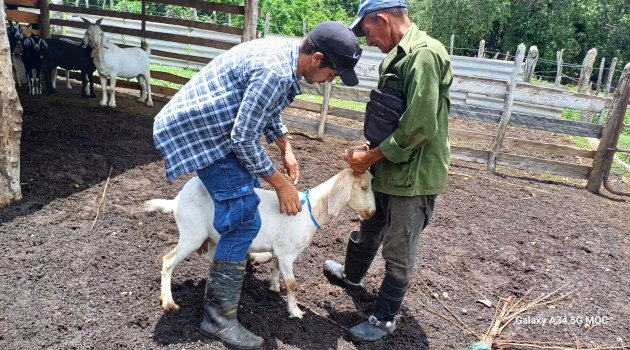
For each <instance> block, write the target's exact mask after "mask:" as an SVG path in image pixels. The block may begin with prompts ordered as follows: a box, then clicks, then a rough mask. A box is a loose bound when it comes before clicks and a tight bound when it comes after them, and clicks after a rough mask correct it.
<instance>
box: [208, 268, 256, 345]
mask: <svg viewBox="0 0 630 350" xmlns="http://www.w3.org/2000/svg"><path fill="white" fill-rule="evenodd" d="M244 275H245V262H244V261H243V262H226V261H218V260H215V261H214V265H213V266H212V269H211V270H210V274H209V275H208V281H207V282H206V296H205V299H204V302H203V309H204V315H203V321H202V322H201V326H200V328H201V331H202V332H203V333H205V334H207V335H212V336H215V337H217V338H219V339H220V340H221V341H223V342H224V343H225V344H228V345H230V346H232V347H235V348H238V349H259V348H261V347H262V346H263V343H264V340H263V338H261V337H259V336H257V335H256V334H254V333H252V332H250V331H249V330H247V328H245V327H243V325H241V324H240V323H239V322H238V319H237V317H236V313H237V310H238V303H239V300H240V297H241V288H242V286H243V276H244Z"/></svg>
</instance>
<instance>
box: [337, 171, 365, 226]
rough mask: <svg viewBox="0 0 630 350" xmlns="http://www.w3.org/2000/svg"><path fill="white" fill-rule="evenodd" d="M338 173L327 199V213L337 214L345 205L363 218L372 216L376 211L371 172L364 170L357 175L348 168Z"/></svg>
mask: <svg viewBox="0 0 630 350" xmlns="http://www.w3.org/2000/svg"><path fill="white" fill-rule="evenodd" d="M338 175H339V177H338V178H337V180H336V181H335V183H334V184H333V188H332V191H331V195H330V198H329V199H328V214H330V215H331V216H337V215H339V213H340V212H341V209H343V207H344V206H346V205H347V206H349V207H350V209H352V211H354V212H355V213H357V214H358V215H359V216H360V217H361V218H363V219H367V218H369V217H370V216H372V215H373V214H374V211H376V204H375V201H374V193H373V192H372V174H370V172H369V171H366V172H365V173H363V174H359V175H357V174H355V173H354V171H352V169H350V168H348V169H344V170H342V171H341V172H340V173H339V174H338Z"/></svg>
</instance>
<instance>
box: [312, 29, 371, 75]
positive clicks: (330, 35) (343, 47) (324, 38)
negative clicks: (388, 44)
mask: <svg viewBox="0 0 630 350" xmlns="http://www.w3.org/2000/svg"><path fill="white" fill-rule="evenodd" d="M308 36H309V37H310V38H311V40H313V44H315V49H316V50H317V51H319V52H321V53H323V54H324V56H326V57H327V58H328V59H329V60H330V61H332V62H333V64H334V66H335V69H336V70H337V74H338V75H339V77H340V78H341V81H343V83H344V84H345V85H348V86H355V85H357V84H358V83H359V78H357V74H356V73H355V72H354V66H355V65H356V64H357V62H359V58H360V57H361V52H362V50H361V47H359V40H358V39H357V37H356V36H355V35H354V34H353V33H352V31H351V30H350V28H348V27H347V26H346V25H345V24H343V23H341V22H334V21H329V22H322V23H320V24H318V25H317V26H315V28H313V29H312V30H311V31H310V32H309V33H308Z"/></svg>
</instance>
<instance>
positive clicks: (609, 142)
mask: <svg viewBox="0 0 630 350" xmlns="http://www.w3.org/2000/svg"><path fill="white" fill-rule="evenodd" d="M628 100H630V63H628V64H626V66H625V68H624V69H623V72H622V73H621V78H620V79H619V85H617V88H616V89H615V93H614V96H613V101H612V104H611V107H610V113H609V114H608V115H609V117H608V120H607V121H606V125H604V131H603V132H602V138H601V139H600V141H599V146H598V147H597V154H596V155H595V159H594V160H593V168H592V169H591V173H590V175H589V177H588V183H587V184H586V189H587V190H589V191H590V192H593V193H599V188H600V187H601V185H602V181H603V180H604V173H605V172H606V170H607V168H608V167H609V166H610V164H611V163H612V161H613V159H614V156H615V152H614V151H613V150H614V149H616V148H617V142H618V141H619V134H620V133H621V129H622V128H623V126H624V124H623V119H624V116H625V114H626V110H627V109H628Z"/></svg>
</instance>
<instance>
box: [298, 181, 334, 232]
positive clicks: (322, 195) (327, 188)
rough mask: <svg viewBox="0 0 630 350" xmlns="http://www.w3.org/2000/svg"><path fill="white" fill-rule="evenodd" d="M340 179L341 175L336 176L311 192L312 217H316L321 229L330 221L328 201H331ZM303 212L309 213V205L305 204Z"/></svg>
mask: <svg viewBox="0 0 630 350" xmlns="http://www.w3.org/2000/svg"><path fill="white" fill-rule="evenodd" d="M338 177H339V175H335V176H333V177H332V178H330V179H328V180H327V181H326V182H324V183H321V184H319V185H317V186H315V187H314V188H312V189H311V190H310V191H309V198H310V201H311V210H312V215H313V216H314V217H315V220H316V221H317V223H318V224H319V226H320V227H323V226H324V225H326V224H327V223H328V222H329V221H330V214H329V213H328V200H329V199H330V195H331V193H332V189H333V185H334V184H335V181H336V180H337V178H338ZM302 210H303V211H304V210H307V211H308V204H307V203H304V205H303V206H302Z"/></svg>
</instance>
